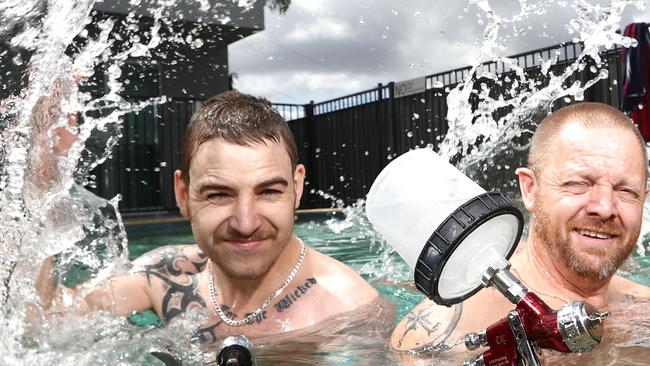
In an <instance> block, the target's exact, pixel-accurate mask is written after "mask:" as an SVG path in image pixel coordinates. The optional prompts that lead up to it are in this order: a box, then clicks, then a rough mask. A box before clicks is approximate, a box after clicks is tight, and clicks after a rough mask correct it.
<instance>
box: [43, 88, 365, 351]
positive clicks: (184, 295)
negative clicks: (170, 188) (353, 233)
mask: <svg viewBox="0 0 650 366" xmlns="http://www.w3.org/2000/svg"><path fill="white" fill-rule="evenodd" d="M297 155H298V154H297V151H296V146H295V142H294V141H293V136H292V134H291V131H290V130H289V128H288V126H287V123H286V122H285V121H284V120H283V119H282V117H281V116H280V115H279V114H278V112H277V111H275V110H274V109H273V108H272V106H271V104H270V103H269V102H268V101H267V100H265V99H260V98H255V97H252V96H249V95H244V94H241V93H239V92H235V91H231V92H226V93H223V94H221V95H218V96H216V97H214V98H211V99H209V100H207V101H206V102H205V103H204V104H203V106H202V107H201V109H200V110H198V111H197V112H196V113H195V114H194V115H193V117H192V119H191V121H190V122H189V125H188V127H187V132H186V135H185V139H184V143H183V148H182V167H181V169H180V170H177V171H176V172H175V173H174V191H175V195H176V201H177V204H178V207H179V209H180V212H181V214H182V215H183V216H184V217H185V218H187V219H188V220H190V222H191V225H192V233H193V234H194V238H195V240H196V243H197V246H184V247H177V248H170V247H167V248H164V249H160V250H156V251H154V252H153V253H150V254H149V255H146V256H145V257H144V258H141V259H138V260H136V261H135V266H134V268H133V270H132V271H131V273H130V274H127V275H124V276H119V277H113V278H111V279H110V281H108V282H107V283H105V284H104V285H102V286H101V287H100V288H98V289H96V290H94V291H93V292H92V293H91V294H90V295H89V296H87V297H85V298H84V299H83V300H82V301H80V303H79V305H78V306H79V307H80V308H81V309H80V310H81V311H88V310H89V309H105V310H109V311H111V312H112V313H114V314H117V315H127V314H130V313H132V312H133V311H137V310H144V309H150V308H153V309H154V310H155V312H156V313H157V314H158V315H159V317H160V318H161V319H162V320H163V322H164V323H167V322H169V321H170V320H172V319H174V318H175V317H177V316H179V315H182V314H185V313H186V312H187V311H189V310H191V309H207V311H208V314H209V317H208V320H207V322H206V324H205V326H204V327H202V328H201V329H200V330H199V331H198V332H197V334H196V335H197V337H198V338H199V339H201V340H202V341H214V340H217V339H220V338H222V337H223V336H227V335H231V334H245V335H248V336H260V335H270V334H278V333H283V332H289V331H292V330H296V329H301V328H305V327H308V326H311V325H314V324H316V323H319V322H322V321H324V320H325V319H328V318H330V317H333V316H335V315H338V314H342V313H345V312H350V311H352V310H355V309H357V308H359V307H361V306H363V305H366V304H369V303H371V302H372V301H373V300H376V299H377V298H378V293H377V291H376V290H375V289H374V288H372V286H370V285H369V284H368V283H367V282H365V281H364V280H363V279H362V278H361V277H360V276H359V275H358V274H357V273H355V272H354V271H353V270H352V269H350V268H349V267H347V266H346V265H344V264H342V263H340V262H338V261H336V260H335V259H333V258H330V257H328V256H326V255H323V254H321V253H319V252H317V251H316V250H314V249H311V248H309V247H308V246H307V245H306V244H305V243H303V242H302V240H300V239H299V238H298V237H297V236H296V235H295V234H293V231H292V230H293V226H294V217H295V210H296V209H297V208H298V206H299V204H300V198H301V196H302V192H303V181H304V177H305V168H304V166H303V165H302V164H298V162H297ZM199 249H200V250H199ZM206 263H207V265H206ZM60 298H61V297H58V298H55V299H54V300H55V305H56V302H57V301H59V302H60ZM46 302H47V301H46Z"/></svg>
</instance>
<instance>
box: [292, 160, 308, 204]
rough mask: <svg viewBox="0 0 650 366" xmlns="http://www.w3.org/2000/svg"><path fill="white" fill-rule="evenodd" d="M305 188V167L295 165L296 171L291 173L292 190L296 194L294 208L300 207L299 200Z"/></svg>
mask: <svg viewBox="0 0 650 366" xmlns="http://www.w3.org/2000/svg"><path fill="white" fill-rule="evenodd" d="M304 186H305V166H304V165H302V164H298V165H296V170H295V171H294V172H293V190H294V192H296V201H295V203H294V208H296V209H297V208H298V207H300V198H302V191H303V189H304Z"/></svg>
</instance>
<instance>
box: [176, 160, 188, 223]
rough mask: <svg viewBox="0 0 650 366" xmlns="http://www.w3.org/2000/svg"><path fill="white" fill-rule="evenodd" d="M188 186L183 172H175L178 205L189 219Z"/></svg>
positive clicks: (182, 213)
mask: <svg viewBox="0 0 650 366" xmlns="http://www.w3.org/2000/svg"><path fill="white" fill-rule="evenodd" d="M187 188H188V187H186V186H185V181H184V180H183V173H182V172H181V171H180V170H176V171H175V172H174V195H175V196H176V206H178V209H179V210H180V211H181V215H183V217H184V218H186V219H189V216H188V210H187V194H188V193H187Z"/></svg>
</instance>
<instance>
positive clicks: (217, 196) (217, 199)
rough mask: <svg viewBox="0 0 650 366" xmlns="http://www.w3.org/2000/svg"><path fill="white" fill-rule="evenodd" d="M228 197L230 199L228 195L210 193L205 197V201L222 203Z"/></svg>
mask: <svg viewBox="0 0 650 366" xmlns="http://www.w3.org/2000/svg"><path fill="white" fill-rule="evenodd" d="M228 197H230V195H229V194H227V193H224V192H212V193H208V195H207V199H208V201H210V202H222V201H223V200H225V199H227V198H228Z"/></svg>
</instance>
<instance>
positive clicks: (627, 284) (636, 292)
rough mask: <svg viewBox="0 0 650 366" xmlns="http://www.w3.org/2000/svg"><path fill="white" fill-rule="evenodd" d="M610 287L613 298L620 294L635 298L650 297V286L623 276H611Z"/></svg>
mask: <svg viewBox="0 0 650 366" xmlns="http://www.w3.org/2000/svg"><path fill="white" fill-rule="evenodd" d="M609 286H610V289H612V290H613V291H614V293H613V295H614V297H615V298H618V297H622V296H627V297H629V296H632V297H637V298H648V299H650V287H648V286H646V285H643V284H641V283H638V282H634V281H632V280H629V279H627V278H625V277H622V276H619V275H616V276H614V277H613V278H612V282H611V283H610V285H609Z"/></svg>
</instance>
